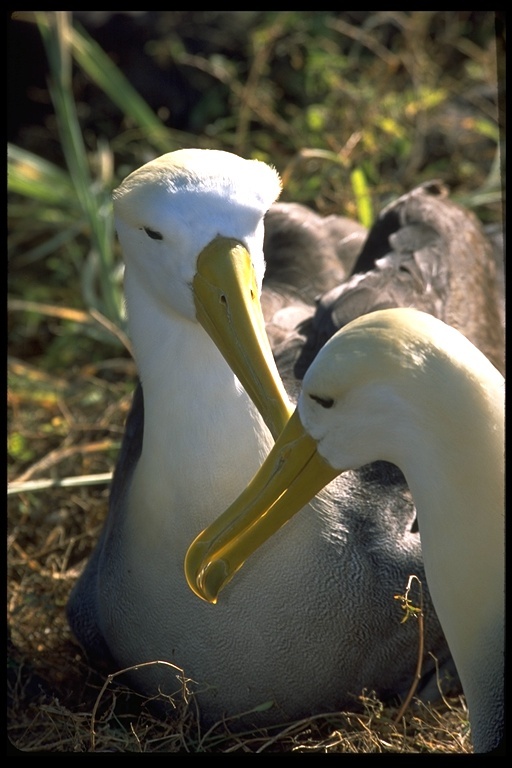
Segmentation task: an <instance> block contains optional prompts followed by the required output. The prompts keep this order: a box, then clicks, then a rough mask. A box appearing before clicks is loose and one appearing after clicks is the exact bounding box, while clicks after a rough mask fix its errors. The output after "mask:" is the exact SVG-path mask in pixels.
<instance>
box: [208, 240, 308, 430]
mask: <svg viewBox="0 0 512 768" xmlns="http://www.w3.org/2000/svg"><path fill="white" fill-rule="evenodd" d="M193 290H194V300H195V306H196V315H197V319H198V320H199V322H200V323H201V325H202V326H203V328H204V329H205V330H206V331H207V333H208V334H209V335H210V336H211V338H212V339H213V341H214V342H215V344H216V346H217V347H218V349H219V350H220V352H221V353H222V354H223V355H224V358H225V359H226V361H227V363H228V364H229V366H230V367H231V369H232V371H233V372H234V373H235V375H236V376H237V378H238V379H239V381H240V382H241V384H242V386H243V387H244V389H245V390H246V392H247V393H248V395H249V397H250V398H251V399H252V401H253V402H254V404H255V405H256V407H257V409H258V411H259V412H260V414H261V415H262V417H263V419H264V421H265V423H266V425H267V426H268V428H269V430H270V432H271V433H272V435H273V437H274V439H275V438H276V437H277V436H278V435H279V434H280V433H281V431H282V429H283V427H284V425H285V424H286V422H287V421H288V418H289V416H290V413H291V412H292V410H293V406H292V404H291V403H290V401H289V399H288V395H287V394H286V391H285V389H284V386H283V383H282V381H281V377H280V376H279V373H278V371H277V367H276V364H275V361H274V356H273V354H272V350H271V348H270V343H269V340H268V336H267V333H266V330H265V320H264V318H263V312H262V309H261V304H260V300H259V289H258V285H257V283H256V278H255V275H254V269H253V266H252V262H251V257H250V255H249V253H248V251H247V249H246V248H245V247H244V246H243V245H242V244H241V243H240V242H238V241H237V240H232V239H229V238H226V237H217V238H215V240H212V242H211V243H209V244H208V245H207V246H206V248H204V250H203V251H202V252H201V253H200V255H199V257H198V260H197V272H196V275H195V277H194V282H193Z"/></svg>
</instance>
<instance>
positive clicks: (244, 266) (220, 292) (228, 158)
mask: <svg viewBox="0 0 512 768" xmlns="http://www.w3.org/2000/svg"><path fill="white" fill-rule="evenodd" d="M280 190H281V181H280V178H279V176H278V174H277V172H276V171H275V170H274V169H273V168H271V167H270V166H268V165H266V164H265V163H262V162H260V161H257V160H244V159H242V158H240V157H238V156H236V155H233V154H231V153H228V152H221V151H217V150H201V149H183V150H178V151H176V152H171V153H169V154H166V155H163V156H162V157H159V158H157V159H155V160H153V161H151V162H149V163H147V164H146V165H144V166H142V168H139V169H138V170H136V171H134V172H133V173H131V174H130V175H129V176H128V177H127V178H126V179H125V180H124V181H123V183H122V184H121V185H120V186H119V187H118V188H117V189H116V190H115V191H114V214H115V222H116V229H117V233H118V237H119V240H120V243H121V247H122V251H123V257H124V261H125V266H126V270H125V293H126V300H127V305H128V315H129V319H130V316H133V315H138V316H139V317H140V316H144V313H145V312H146V313H147V311H148V303H150V304H151V306H152V309H154V310H156V311H157V312H158V313H159V316H160V317H162V318H165V317H166V316H169V317H174V318H176V317H179V318H181V319H182V320H184V321H190V322H199V323H200V324H201V325H202V326H203V327H204V328H205V330H206V331H207V332H208V333H209V335H210V336H211V337H212V339H213V341H214V342H215V344H216V345H217V346H218V347H219V349H220V351H221V352H222V354H223V355H224V357H225V358H226V360H227V362H228V363H229V365H230V366H231V368H232V369H233V371H234V373H235V374H236V375H237V376H238V378H239V379H240V381H241V382H242V384H243V385H244V387H245V389H246V390H247V392H248V394H249V395H250V396H251V398H252V399H253V401H254V402H255V404H256V406H257V407H258V409H259V411H260V413H261V414H262V416H263V418H264V419H265V421H266V423H267V426H268V427H269V429H270V431H271V432H272V433H273V434H274V435H275V436H277V434H279V432H280V431H281V429H282V427H283V426H284V423H285V422H286V419H287V417H288V415H289V413H290V404H289V401H288V398H287V395H286V393H285V391H284V388H283V385H282V383H281V380H280V378H279V376H278V374H277V369H276V367H275V363H274V359H273V356H272V353H271V350H270V345H269V342H268V338H267V335H266V332H265V324H264V320H263V314H262V311H261V306H260V302H259V295H260V292H261V285H262V280H263V274H264V269H265V264H264V259H263V217H264V215H265V213H266V211H267V210H268V208H269V207H270V206H271V205H272V203H273V202H274V201H275V200H276V199H277V197H278V196H279V193H280Z"/></svg>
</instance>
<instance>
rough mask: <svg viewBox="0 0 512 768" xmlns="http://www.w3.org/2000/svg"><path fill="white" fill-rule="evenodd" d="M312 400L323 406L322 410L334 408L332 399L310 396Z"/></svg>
mask: <svg viewBox="0 0 512 768" xmlns="http://www.w3.org/2000/svg"><path fill="white" fill-rule="evenodd" d="M310 398H311V399H312V400H314V401H315V403H318V404H319V405H321V406H322V408H332V406H333V405H334V400H333V399H332V397H320V396H319V395H310Z"/></svg>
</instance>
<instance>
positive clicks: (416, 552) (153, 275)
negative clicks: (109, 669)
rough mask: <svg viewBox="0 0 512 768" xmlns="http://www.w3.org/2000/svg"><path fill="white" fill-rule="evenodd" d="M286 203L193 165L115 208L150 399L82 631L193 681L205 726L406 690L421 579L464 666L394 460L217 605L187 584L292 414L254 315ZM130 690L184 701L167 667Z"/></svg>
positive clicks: (177, 162) (440, 656)
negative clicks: (403, 600) (203, 539)
mask: <svg viewBox="0 0 512 768" xmlns="http://www.w3.org/2000/svg"><path fill="white" fill-rule="evenodd" d="M279 190H280V184H279V178H278V176H277V174H276V172H275V171H274V170H273V169H271V168H269V167H268V166H266V165H265V164H263V163H260V162H257V161H247V160H243V159H241V158H238V157H236V156H234V155H231V154H229V153H224V152H217V151H213V150H181V151H178V152H174V153H170V154H168V155H164V156H163V157H161V158H158V159H157V160H155V161H152V162H151V163H148V164H147V165H145V166H143V167H142V168H140V169H139V170H137V171H135V172H134V173H132V174H131V175H130V176H129V177H128V178H127V179H126V180H125V181H124V182H123V183H122V184H121V186H120V187H119V188H118V189H117V190H116V191H115V193H114V209H115V217H116V227H117V231H118V235H119V239H120V242H121V246H122V250H123V256H124V261H125V293H126V304H127V311H128V318H129V332H130V335H131V339H132V342H133V347H134V351H135V358H136V363H137V367H138V371H139V375H140V382H141V384H140V386H139V387H138V388H137V391H136V393H135V397H134V403H133V407H132V411H131V413H130V415H129V417H128V420H127V425H126V432H125V436H124V439H123V445H122V449H121V453H120V456H119V460H118V463H117V466H116V470H115V473H114V480H113V484H112V489H111V498H110V505H109V512H108V517H107V520H106V523H105V526H104V529H103V531H102V534H101V537H100V540H99V542H98V544H97V546H96V548H95V550H94V552H93V554H92V556H91V558H90V560H89V562H88V564H87V566H86V568H85V570H84V572H83V574H82V576H81V577H80V579H79V580H78V582H77V584H76V586H75V588H74V590H73V592H72V595H71V597H70V601H69V604H68V617H69V621H70V625H71V627H72V629H73V631H74V633H75V635H76V637H77V638H78V640H79V641H80V643H81V645H82V646H83V647H84V649H85V650H86V651H87V653H88V654H89V656H91V657H92V658H94V659H97V660H107V661H109V663H110V665H112V666H114V668H116V669H121V668H126V667H130V666H133V665H137V664H142V663H143V662H149V661H155V660H163V661H168V662H171V663H172V664H175V665H176V666H178V667H179V668H180V669H182V670H183V671H184V673H185V675H186V677H187V678H189V679H192V680H193V681H195V682H194V685H193V690H194V692H195V693H196V696H197V702H198V704H199V709H200V714H201V716H202V718H203V720H204V721H205V722H207V723H211V722H214V721H216V720H218V719H220V718H222V717H223V716H225V715H229V716H235V715H238V714H240V713H242V712H247V711H249V710H251V709H252V708H253V707H258V706H259V705H261V704H264V703H267V702H272V703H273V706H272V707H271V708H270V709H266V710H264V711H261V712H259V713H258V714H257V715H254V716H251V718H250V719H251V720H252V719H253V720H254V721H255V722H258V723H259V724H269V723H272V722H282V721H283V720H285V719H287V718H297V717H302V716H308V715H310V714H312V713H318V712H320V711H328V710H333V709H338V708H341V707H344V706H347V705H348V706H354V702H355V701H357V697H358V695H359V694H360V693H361V691H362V690H363V688H366V689H368V690H375V691H376V692H377V694H378V695H380V696H382V697H386V696H388V695H392V694H398V695H405V694H406V693H407V692H408V690H409V687H410V685H411V683H412V679H413V675H414V671H415V668H416V661H417V648H418V645H417V643H418V637H417V627H416V626H414V624H413V622H407V623H405V624H402V623H401V618H402V614H401V611H400V608H399V606H398V605H397V601H396V600H394V596H395V595H396V594H402V593H403V592H404V589H405V587H406V584H407V580H408V578H409V575H410V574H412V573H414V574H416V575H417V576H418V577H419V578H420V579H421V580H422V581H423V584H424V608H425V637H424V641H425V651H426V654H428V653H431V654H433V656H435V657H436V659H437V662H438V664H439V667H440V669H441V676H442V674H443V669H444V666H445V665H446V666H447V667H448V668H449V665H450V662H451V657H450V653H449V650H448V647H447V644H446V640H445V637H444V634H443V631H442V629H441V627H440V624H439V621H438V619H437V616H436V614H435V611H434V609H433V607H432V603H431V600H430V597H429V593H428V588H427V587H426V585H425V579H424V569H423V560H422V554H421V546H420V540H419V536H418V533H417V532H415V530H414V525H415V519H416V513H415V509H414V506H413V504H412V503H411V498H410V493H409V491H408V489H407V487H406V486H405V484H404V483H403V482H402V476H401V475H399V473H398V476H397V474H396V473H395V472H394V471H391V472H389V471H388V470H386V471H384V472H383V471H382V466H383V464H382V463H381V464H378V465H371V466H370V467H369V468H368V469H367V470H366V471H359V472H355V471H354V472H350V471H349V472H347V473H346V474H344V475H343V476H341V477H339V478H337V479H335V480H334V481H333V482H332V483H331V484H330V485H329V486H328V487H327V488H326V489H325V490H324V491H322V492H321V493H320V494H319V495H318V496H317V497H316V498H315V499H314V500H312V501H311V503H310V504H309V508H308V509H306V510H304V512H303V513H302V514H301V515H298V516H296V517H295V518H294V519H293V520H292V521H290V523H289V525H287V527H286V531H279V532H277V533H276V535H275V536H273V537H272V539H271V540H270V541H269V542H268V545H267V546H266V547H265V548H264V549H262V550H261V551H260V552H258V553H257V554H256V555H255V556H254V557H253V558H251V560H250V561H249V562H248V563H247V565H246V567H245V568H244V569H242V571H241V572H240V574H239V578H237V579H236V580H235V581H234V582H233V583H232V584H231V585H230V588H229V590H226V592H225V594H224V595H223V599H222V600H221V601H219V604H218V605H211V604H208V603H207V602H205V601H200V600H198V599H197V597H196V596H195V595H194V594H193V593H192V592H191V590H190V589H189V587H188V585H187V583H186V580H185V576H184V572H183V563H184V558H185V554H186V551H187V548H188V546H189V544H190V542H191V541H192V539H194V537H195V536H197V534H198V533H199V532H200V531H201V530H202V529H203V528H205V527H206V526H208V525H209V524H210V523H212V522H213V521H214V520H215V519H216V518H217V517H218V516H219V515H220V513H221V512H222V511H223V510H224V509H226V508H227V507H228V506H229V504H230V503H231V502H232V501H233V500H234V499H235V498H236V497H237V495H238V494H239V493H240V492H241V491H242V490H243V488H244V487H245V486H246V485H247V483H248V482H249V480H250V479H251V477H252V476H253V475H254V473H255V472H256V470H257V469H258V468H259V466H260V465H261V463H262V461H263V459H264V457H265V456H266V455H267V453H268V451H269V449H270V447H271V446H272V444H273V440H274V439H275V438H276V437H277V436H278V435H279V433H280V432H281V430H282V428H283V427H284V425H285V423H286V422H287V420H288V418H289V415H290V413H291V411H292V407H291V405H290V401H289V400H288V396H287V393H286V392H285V391H284V389H283V386H282V384H281V381H280V379H279V376H278V374H277V370H276V368H275V364H274V360H273V357H272V354H271V352H270V347H269V344H268V339H267V337H266V334H265V328H264V321H263V317H262V315H261V311H260V309H259V303H258V295H259V293H260V291H261V286H262V280H263V273H264V267H265V265H264V258H263V252H262V244H263V235H264V231H263V221H264V216H265V214H266V212H267V211H268V209H269V208H270V207H271V205H272V203H273V201H274V200H275V199H276V198H277V196H278V194H279ZM313 263H314V258H313V257H312V264H313ZM313 268H314V267H313V266H312V269H313ZM248 307H249V309H248ZM302 308H303V309H304V307H302ZM310 315H314V308H313V310H312V311H311V312H310ZM310 320H311V318H310ZM310 320H308V321H307V322H309V321H310ZM273 325H274V326H276V327H278V328H279V327H280V328H281V330H282V328H283V327H285V325H286V324H284V326H283V325H280V320H279V319H277V320H273ZM267 327H268V326H267ZM284 341H285V340H283V338H282V334H281V343H280V349H281V353H283V349H282V344H283V343H284ZM279 359H280V360H281V363H280V365H281V367H280V372H281V375H282V376H283V379H284V380H285V382H287V381H292V380H293V381H295V382H297V377H296V376H295V375H294V372H293V364H292V363H290V364H288V363H287V362H286V361H287V356H286V354H281V356H280V357H279V356H278V360H279ZM290 391H291V390H290ZM386 466H391V465H386ZM434 669H435V663H434V662H433V661H432V658H431V657H430V656H429V655H426V657H425V664H424V672H425V679H424V680H422V684H421V685H420V689H419V691H418V693H419V694H421V693H423V695H424V698H435V696H436V694H437V687H436V684H435V681H434V683H433V685H432V686H430V685H429V684H430V683H431V682H432V677H431V674H432V673H433V672H434ZM131 683H132V685H133V686H134V688H136V689H138V690H140V691H141V692H143V693H144V694H148V695H154V694H156V693H157V692H158V691H163V692H166V693H168V694H176V692H177V691H178V690H179V687H180V686H179V683H178V681H177V680H176V675H175V674H174V672H172V670H171V671H169V670H168V669H165V668H163V667H162V666H149V667H143V668H140V669H138V670H136V671H133V672H132V674H131Z"/></svg>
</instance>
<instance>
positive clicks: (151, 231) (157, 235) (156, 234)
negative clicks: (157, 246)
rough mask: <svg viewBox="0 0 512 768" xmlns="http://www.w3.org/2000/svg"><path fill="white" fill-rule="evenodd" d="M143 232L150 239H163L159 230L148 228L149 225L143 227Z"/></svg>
mask: <svg viewBox="0 0 512 768" xmlns="http://www.w3.org/2000/svg"><path fill="white" fill-rule="evenodd" d="M143 229H144V232H145V233H146V235H147V236H148V237H150V238H151V239H152V240H163V239H164V236H163V235H162V234H161V233H160V232H155V230H154V229H150V228H149V227H144V228H143Z"/></svg>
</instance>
